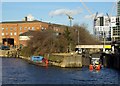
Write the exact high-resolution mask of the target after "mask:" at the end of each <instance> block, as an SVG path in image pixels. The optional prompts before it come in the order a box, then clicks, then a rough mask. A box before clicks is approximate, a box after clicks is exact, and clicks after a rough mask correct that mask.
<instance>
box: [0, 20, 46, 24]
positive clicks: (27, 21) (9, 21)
mask: <svg viewBox="0 0 120 86" xmlns="http://www.w3.org/2000/svg"><path fill="white" fill-rule="evenodd" d="M33 22H42V21H39V20H33V21H4V22H0V23H33ZM42 23H47V22H42ZM47 24H48V23H47Z"/></svg>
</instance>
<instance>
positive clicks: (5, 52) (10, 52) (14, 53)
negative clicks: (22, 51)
mask: <svg viewBox="0 0 120 86" xmlns="http://www.w3.org/2000/svg"><path fill="white" fill-rule="evenodd" d="M0 57H19V53H18V51H17V50H15V49H12V50H0Z"/></svg>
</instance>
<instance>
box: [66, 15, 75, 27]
mask: <svg viewBox="0 0 120 86" xmlns="http://www.w3.org/2000/svg"><path fill="white" fill-rule="evenodd" d="M66 15H67V16H68V19H69V21H70V27H71V26H72V20H73V19H74V18H73V17H72V16H70V15H68V14H66Z"/></svg>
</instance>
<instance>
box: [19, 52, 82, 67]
mask: <svg viewBox="0 0 120 86" xmlns="http://www.w3.org/2000/svg"><path fill="white" fill-rule="evenodd" d="M19 58H21V59H23V60H26V61H27V62H28V63H32V64H35V65H39V66H46V65H45V63H41V62H40V63H39V62H37V63H36V62H33V61H31V59H30V57H24V56H20V57H19ZM46 58H47V59H48V61H49V62H48V66H58V67H63V68H65V67H71V68H72V67H73V68H75V67H79V68H81V67H82V57H81V55H76V54H74V55H73V54H72V55H71V54H68V53H67V54H65V53H64V54H52V55H50V56H49V57H46Z"/></svg>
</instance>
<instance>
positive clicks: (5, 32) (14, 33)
mask: <svg viewBox="0 0 120 86" xmlns="http://www.w3.org/2000/svg"><path fill="white" fill-rule="evenodd" d="M65 27H66V26H64V25H59V24H52V23H47V22H41V21H38V20H34V17H32V16H31V15H28V16H27V17H25V18H24V21H7V22H1V23H0V43H2V44H4V45H13V46H20V45H21V44H23V45H24V46H26V43H27V41H28V40H29V35H28V33H29V31H44V30H46V29H51V30H53V31H55V32H56V35H60V34H61V33H63V31H64V28H65ZM26 33H27V34H26Z"/></svg>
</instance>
